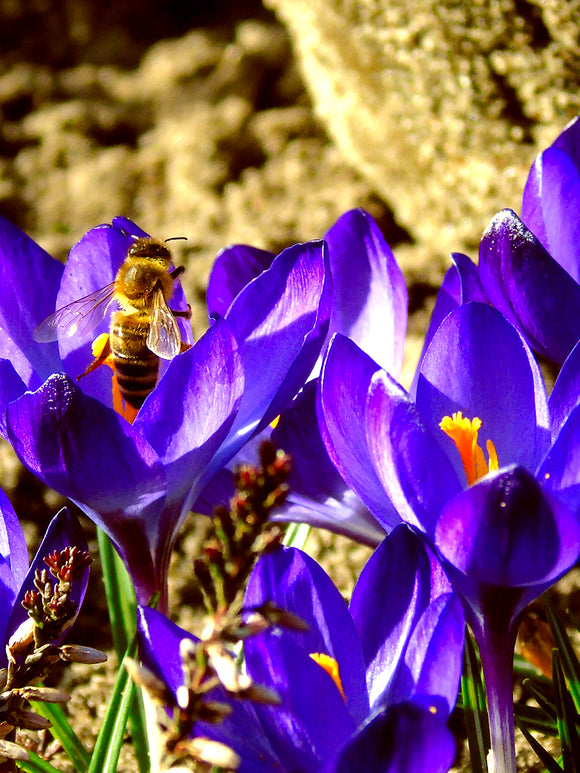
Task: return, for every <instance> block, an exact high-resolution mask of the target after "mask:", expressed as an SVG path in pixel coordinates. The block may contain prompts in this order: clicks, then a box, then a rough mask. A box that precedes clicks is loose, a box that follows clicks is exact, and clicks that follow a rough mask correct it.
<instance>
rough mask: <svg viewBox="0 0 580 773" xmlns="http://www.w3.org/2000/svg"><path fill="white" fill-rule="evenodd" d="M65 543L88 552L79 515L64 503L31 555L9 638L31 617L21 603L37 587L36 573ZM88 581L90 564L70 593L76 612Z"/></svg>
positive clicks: (64, 546)
mask: <svg viewBox="0 0 580 773" xmlns="http://www.w3.org/2000/svg"><path fill="white" fill-rule="evenodd" d="M66 547H77V548H78V549H79V550H81V551H84V552H88V546H87V541H86V539H85V536H84V533H83V530H82V529H81V526H80V524H79V522H78V519H77V518H76V516H74V515H72V514H71V513H69V511H68V510H67V508H66V507H63V508H62V510H60V511H59V512H58V513H57V514H56V515H55V516H54V518H53V519H52V521H51V522H50V523H49V524H48V528H47V530H46V533H45V535H44V537H43V539H42V542H41V543H40V546H39V548H38V550H37V551H36V555H35V556H34V558H33V559H32V563H31V564H30V568H29V570H28V573H27V575H26V577H25V578H24V580H23V581H22V585H21V586H20V590H19V592H18V596H17V598H16V601H15V603H14V608H13V610H12V614H11V616H10V621H9V623H8V626H7V629H6V637H7V638H10V636H11V635H12V634H13V633H14V631H15V630H16V629H17V628H18V626H19V625H20V624H21V623H22V622H24V620H26V618H27V617H28V613H27V612H26V610H25V609H24V607H23V606H22V600H23V599H24V596H25V594H26V593H27V592H28V591H30V590H34V588H35V585H34V576H35V573H36V571H37V570H40V571H42V570H43V569H46V568H47V567H46V564H45V563H44V559H45V558H46V557H47V556H48V555H50V553H53V552H54V551H55V550H57V551H61V550H64V548H66ZM88 582H89V567H88V566H87V567H86V568H85V570H84V571H83V574H82V577H80V578H79V579H78V580H76V581H75V582H74V583H73V589H72V592H71V596H70V600H71V602H72V603H73V604H74V605H75V606H76V610H77V614H78V611H79V609H80V607H81V604H82V603H83V599H84V597H85V592H86V589H87V584H88ZM67 631H68V629H67ZM65 635H66V632H65V633H63V634H62V636H60V637H59V639H58V640H56V641H54V644H59V643H60V642H61V641H62V640H63V639H64V637H65Z"/></svg>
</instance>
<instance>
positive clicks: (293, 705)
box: [140, 526, 464, 773]
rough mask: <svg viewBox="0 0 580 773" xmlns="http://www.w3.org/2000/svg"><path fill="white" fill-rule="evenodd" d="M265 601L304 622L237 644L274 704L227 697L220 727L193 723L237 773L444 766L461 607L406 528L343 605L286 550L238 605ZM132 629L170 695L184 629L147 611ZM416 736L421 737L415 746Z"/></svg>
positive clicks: (262, 566)
mask: <svg viewBox="0 0 580 773" xmlns="http://www.w3.org/2000/svg"><path fill="white" fill-rule="evenodd" d="M266 601H271V602H273V603H274V604H276V605H277V606H279V607H281V608H283V609H285V610H288V611H289V612H292V613H294V614H297V615H298V616H299V617H301V618H302V619H303V620H304V621H305V622H307V623H308V625H309V630H308V631H307V632H305V633H304V632H296V631H289V630H287V629H278V628H276V629H274V630H272V631H270V632H267V633H264V634H261V635H258V636H256V637H254V638H251V639H249V640H248V641H247V642H246V645H245V650H244V651H245V662H246V667H247V671H248V674H249V675H250V677H251V678H252V679H253V680H255V681H256V682H257V683H258V684H262V685H265V686H266V687H268V688H271V689H274V690H275V691H276V692H277V693H278V694H279V696H280V698H281V704H280V705H279V706H263V705H259V704H249V703H248V702H240V701H233V702H232V706H233V714H232V715H231V716H230V717H229V718H227V719H226V720H225V722H224V723H223V724H221V725H218V726H215V727H214V726H212V727H208V726H206V725H204V726H203V727H199V728H198V730H199V732H201V733H203V734H204V735H208V736H209V737H212V738H213V739H214V740H218V741H221V742H222V743H225V744H227V745H228V746H230V747H231V748H233V749H234V751H236V752H237V753H238V754H239V755H240V757H241V758H242V765H241V768H240V770H241V771H242V773H244V772H250V771H251V773H257V772H258V771H266V770H272V769H277V770H281V771H292V772H293V773H298V772H301V771H320V770H323V771H329V773H330V771H336V772H338V771H343V770H344V771H346V770H349V771H353V770H359V769H363V768H364V769H365V770H370V771H373V770H376V771H382V772H383V773H384V771H393V773H394V771H396V770H402V769H405V770H417V771H419V770H425V769H429V770H431V771H445V770H447V769H448V768H449V766H450V764H451V762H452V759H453V756H454V743H453V741H452V738H451V736H450V734H449V733H448V731H447V728H446V726H445V720H446V719H447V717H448V715H449V713H450V711H451V709H452V707H453V705H454V703H455V699H456V694H457V688H458V684H459V677H460V673H461V663H462V649H463V627H464V623H463V615H462V612H461V607H460V604H459V602H458V599H457V597H456V596H455V595H454V594H452V593H450V589H449V585H448V582H447V580H446V578H445V577H444V575H443V573H442V571H441V568H440V567H439V565H438V564H437V562H436V560H435V559H434V557H433V555H432V554H430V552H429V551H428V550H427V549H426V548H425V547H424V546H423V544H422V543H421V541H420V540H419V539H418V538H417V537H416V536H415V535H413V534H412V533H411V532H410V531H409V530H408V529H407V528H406V527H404V526H402V527H400V528H398V529H397V530H395V531H394V532H393V534H392V535H390V536H389V537H388V538H387V539H386V540H385V541H384V543H383V544H382V545H381V546H380V547H379V548H378V549H377V551H376V552H375V554H374V555H373V557H372V558H371V560H370V561H369V563H368V564H367V565H366V567H365V568H364V569H363V572H362V574H361V577H360V579H359V581H358V583H357V585H356V587H355V590H354V594H353V599H352V602H351V606H350V611H349V609H348V608H347V606H346V604H345V602H344V601H343V599H342V596H341V594H340V593H339V592H338V590H337V589H336V588H335V586H334V585H333V583H332V582H331V580H330V579H329V578H328V576H327V575H326V574H325V573H324V571H323V570H322V569H321V568H320V566H318V564H316V562H315V561H313V560H312V559H311V558H309V557H308V556H307V555H306V554H304V553H302V552H301V551H299V550H296V549H293V548H290V549H285V550H280V551H276V552H274V553H272V554H269V555H267V556H263V557H262V558H261V560H260V561H259V562H258V565H257V567H256V569H255V570H254V573H253V575H252V578H251V580H250V584H249V587H248V591H247V594H246V599H245V606H246V608H247V609H252V608H253V607H259V606H261V605H262V604H263V603H264V602H266ZM140 627H141V630H142V634H143V644H144V652H143V655H144V662H145V665H147V666H148V667H149V668H150V669H151V670H153V672H154V673H155V674H156V675H157V676H158V677H159V678H161V679H162V681H164V682H165V683H166V684H167V685H168V686H169V687H170V689H171V691H172V692H173V694H176V691H177V689H178V687H179V684H180V679H181V677H180V665H179V655H178V652H179V641H180V639H181V638H183V637H185V636H188V634H186V633H185V632H184V631H182V630H181V629H179V628H177V626H174V625H173V624H172V623H170V622H169V621H168V620H167V619H166V618H164V617H163V616H162V615H160V614H159V613H157V612H155V611H154V610H151V609H148V608H142V609H141V619H140ZM429 716H430V717H431V719H427V717H429ZM416 733H425V734H426V735H425V736H424V738H423V741H422V743H420V744H417V736H415V735H414V734H416ZM401 760H405V766H404V767H402V768H399V767H398V766H399V765H401V764H402V762H401Z"/></svg>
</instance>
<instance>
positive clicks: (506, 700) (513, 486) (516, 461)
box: [319, 302, 580, 771]
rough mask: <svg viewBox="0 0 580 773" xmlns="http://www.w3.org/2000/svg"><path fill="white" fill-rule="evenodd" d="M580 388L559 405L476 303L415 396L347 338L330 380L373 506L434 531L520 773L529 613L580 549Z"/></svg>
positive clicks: (356, 478)
mask: <svg viewBox="0 0 580 773" xmlns="http://www.w3.org/2000/svg"><path fill="white" fill-rule="evenodd" d="M573 380H574V374H573V373H572V370H571V367H570V370H569V371H568V372H567V375H566V383H565V384H564V385H563V386H562V387H559V388H558V389H554V393H553V395H552V405H551V411H549V410H548V401H547V397H546V392H545V388H544V385H543V382H542V379H541V376H540V372H539V369H538V366H537V364H536V362H535V360H534V359H533V356H532V354H531V352H530V350H529V348H528V347H527V345H526V343H525V342H524V340H523V339H522V337H521V335H520V334H519V333H518V331H517V330H516V329H515V328H514V327H513V326H512V325H511V324H510V323H509V321H508V320H507V319H506V318H505V317H504V316H503V315H502V314H501V313H500V312H498V311H497V310H496V309H494V308H492V307H490V306H489V305H487V304H483V303H476V302H475V303H467V304H464V305H461V306H459V307H458V308H456V309H455V310H454V311H451V312H450V313H449V314H448V315H447V316H446V317H445V318H444V319H443V321H442V323H441V325H440V327H439V328H438V329H437V331H436V332H435V333H434V334H433V335H432V338H431V342H430V344H429V347H428V349H427V351H426V352H425V354H424V356H423V359H422V362H421V364H420V369H419V375H418V378H417V386H416V400H415V401H413V400H412V399H411V398H410V396H409V395H408V394H407V393H406V392H405V391H404V390H403V389H402V387H401V386H400V385H399V384H397V383H396V382H395V381H394V379H392V378H391V377H390V376H389V375H388V374H387V373H385V372H384V371H382V370H381V369H380V368H379V367H378V366H377V365H376V364H375V363H373V362H372V361H371V360H370V359H369V358H368V357H367V356H366V355H365V354H364V353H363V352H361V351H360V349H358V348H357V347H356V346H355V345H354V344H353V343H352V342H350V341H348V340H347V339H345V338H341V337H337V338H336V339H335V340H334V342H333V344H332V346H331V348H330V351H329V353H328V356H327V359H326V363H325V366H324V370H323V374H322V377H321V390H320V405H319V408H320V411H319V413H320V420H321V426H322V429H323V435H324V437H325V441H326V443H327V448H328V449H329V453H330V455H331V458H332V459H333V460H335V462H336V463H337V464H340V465H341V468H340V469H341V471H342V470H343V469H344V470H346V471H348V474H349V477H348V478H347V482H348V483H349V484H350V485H351V487H352V488H353V489H354V490H355V491H356V492H357V493H358V494H359V496H360V497H361V499H363V501H365V502H366V503H367V504H368V506H369V508H370V509H371V511H372V512H375V513H376V512H377V511H380V510H379V509H380V508H381V507H382V506H383V505H382V500H385V499H388V500H389V501H390V502H391V503H393V504H394V505H395V507H396V508H397V511H398V512H399V513H400V514H401V517H402V518H403V519H404V520H405V521H406V522H408V523H410V524H412V525H413V526H414V527H415V528H416V529H418V530H420V531H421V532H423V533H424V534H425V536H426V538H427V539H428V541H429V542H430V544H432V545H433V546H434V548H435V549H436V550H437V552H438V555H439V557H440V558H441V560H442V562H443V564H444V567H445V569H446V571H447V574H448V576H449V578H450V580H451V582H452V584H453V587H454V589H455V590H456V591H457V592H458V593H459V594H460V595H461V597H462V599H463V601H464V606H465V610H466V616H467V619H468V621H469V622H470V624H471V625H472V627H473V630H474V633H475V635H476V636H477V638H478V643H479V646H480V651H481V656H482V661H483V665H484V671H485V674H486V684H487V688H488V693H489V704H490V715H491V729H492V735H493V751H494V755H495V757H496V765H497V768H496V770H498V771H500V770H506V771H512V770H513V769H515V768H514V767H513V766H514V765H515V762H514V759H513V753H514V752H513V716H512V709H511V680H510V678H509V677H510V675H511V661H512V657H513V644H514V640H515V633H516V630H517V623H518V620H519V616H520V614H521V612H522V610H523V607H524V606H525V605H526V604H527V603H529V602H530V601H531V600H532V599H533V598H535V597H537V596H538V595H539V594H540V593H542V592H543V591H544V590H545V589H546V588H547V587H549V585H551V584H552V583H553V582H555V581H556V580H557V579H558V578H559V577H560V576H562V575H563V574H564V573H565V572H566V571H567V570H568V569H569V568H570V567H571V566H572V565H573V564H574V562H575V561H576V559H577V557H578V555H579V553H580V523H579V520H578V515H577V514H578V512H579V511H580V495H579V492H578V489H579V487H578V485H577V484H578V480H579V477H580V466H579V465H578V462H577V457H578V452H579V451H580V444H579V443H580V441H579V440H578V438H579V437H580V435H579V434H578V422H579V421H580V411H579V410H578V408H576V407H575V403H574V402H572V401H571V399H570V389H569V387H570V384H571V383H572V382H573ZM345 394H348V395H350V400H345V398H344V395H345ZM338 396H340V399H338ZM550 413H551V414H552V415H557V416H559V417H560V425H559V426H556V425H555V423H554V422H552V423H551V422H550V419H549V415H550ZM353 415H354V416H357V417H359V418H360V422H361V424H360V429H359V431H358V432H357V434H356V437H355V439H354V440H351V438H350V437H349V435H348V433H346V432H344V431H343V430H342V427H343V426H344V425H345V423H346V422H348V421H350V422H352V417H353ZM551 425H552V426H551ZM552 429H553V434H552V432H551V430H552ZM480 431H481V432H484V433H485V436H486V437H487V438H488V443H487V458H486V454H485V452H484V451H483V449H482V448H481V447H480V446H479V444H478V432H480ZM355 455H356V456H357V458H358V465H356V466H355V465H350V464H349V461H350V459H352V458H353V457H354V456H355ZM345 460H346V461H345ZM343 474H345V473H343ZM467 486H468V487H467Z"/></svg>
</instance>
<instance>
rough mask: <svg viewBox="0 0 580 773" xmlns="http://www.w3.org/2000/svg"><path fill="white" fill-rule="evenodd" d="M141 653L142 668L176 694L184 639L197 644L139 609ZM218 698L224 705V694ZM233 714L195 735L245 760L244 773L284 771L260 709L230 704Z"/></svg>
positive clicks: (170, 624)
mask: <svg viewBox="0 0 580 773" xmlns="http://www.w3.org/2000/svg"><path fill="white" fill-rule="evenodd" d="M137 631H138V633H139V653H140V657H141V661H142V663H143V665H144V666H145V667H146V668H148V669H149V671H151V672H152V673H153V674H154V675H155V676H156V677H157V678H158V679H160V680H161V682H163V683H164V684H165V685H166V686H167V687H168V688H169V690H170V691H171V693H172V694H173V698H174V701H175V703H176V704H177V690H178V689H179V687H181V686H182V685H183V669H182V663H181V656H180V654H179V645H180V642H181V641H182V640H183V639H189V640H190V641H192V642H195V641H197V640H196V638H195V636H193V635H192V634H190V633H188V632H187V631H184V630H183V628H180V627H179V626H177V625H176V624H175V623H173V622H171V620H169V619H168V618H167V617H165V615H163V614H161V613H160V612H158V611H157V610H156V609H151V608H150V607H141V606H139V607H137ZM215 697H216V698H217V699H218V700H220V701H222V702H223V701H225V700H227V698H226V697H225V695H224V693H223V691H219V690H216V695H215ZM231 707H232V714H231V716H229V717H226V719H225V720H224V721H223V722H221V723H219V724H218V725H206V724H204V723H199V724H198V725H197V726H196V731H197V733H199V734H200V735H204V736H207V737H209V738H213V739H214V740H216V741H220V742H221V743H225V744H227V745H228V746H230V747H231V748H233V749H234V750H235V751H236V752H237V753H238V754H239V755H240V756H241V758H242V766H241V768H240V770H241V771H242V773H243V772H244V771H247V773H268V772H269V771H271V770H272V769H273V767H275V766H276V765H277V766H278V767H279V768H280V769H281V770H283V768H282V767H281V765H280V761H279V759H278V758H277V757H276V754H275V752H274V750H273V749H272V747H271V746H270V744H269V742H268V738H267V735H266V730H265V729H264V726H263V725H262V723H261V721H260V719H259V717H258V715H259V712H260V707H259V706H256V707H255V708H254V705H253V704H251V703H250V702H249V701H236V700H234V701H231Z"/></svg>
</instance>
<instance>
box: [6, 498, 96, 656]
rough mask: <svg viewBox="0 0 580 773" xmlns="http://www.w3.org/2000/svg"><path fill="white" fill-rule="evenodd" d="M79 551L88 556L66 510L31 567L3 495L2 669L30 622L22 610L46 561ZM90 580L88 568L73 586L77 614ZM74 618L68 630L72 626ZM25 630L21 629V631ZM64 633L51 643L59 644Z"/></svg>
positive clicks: (77, 527)
mask: <svg viewBox="0 0 580 773" xmlns="http://www.w3.org/2000/svg"><path fill="white" fill-rule="evenodd" d="M65 548H77V549H78V550H79V551H82V552H84V553H88V547H87V543H86V540H85V538H84V535H83V532H82V529H81V527H80V525H79V522H78V521H77V519H76V518H75V517H74V516H73V515H71V514H70V513H69V511H68V510H67V509H66V508H63V509H62V510H60V512H59V513H57V514H56V515H55V516H54V518H53V519H52V521H51V522H50V524H49V525H48V528H47V530H46V533H45V535H44V538H43V540H42V542H41V544H40V546H39V548H38V550H37V551H36V555H35V556H34V558H33V560H32V564H30V566H29V563H28V551H27V548H26V542H25V541H24V534H23V532H22V527H21V526H20V522H19V520H18V518H17V516H16V513H15V512H14V510H13V508H12V505H11V504H10V502H9V501H8V498H7V497H6V495H5V494H4V492H3V491H0V609H1V610H2V612H1V614H0V641H1V642H2V646H1V648H0V667H1V668H5V667H6V665H7V649H6V648H7V645H8V644H9V642H10V640H11V637H13V635H14V634H15V632H16V631H17V630H18V629H19V628H20V626H21V625H22V624H23V623H25V621H27V620H28V619H29V618H28V613H27V611H26V610H25V608H24V607H23V606H22V601H23V600H24V598H25V595H26V594H27V593H29V592H30V591H33V590H34V588H35V586H34V576H35V573H36V571H37V570H46V569H47V565H46V563H45V560H44V559H45V558H47V557H48V556H49V555H50V554H51V553H54V551H62V550H64V549H65ZM88 578H89V568H88V564H87V565H86V568H85V569H84V570H83V572H82V576H81V577H80V579H79V580H77V581H76V582H75V583H74V584H73V588H72V593H71V597H70V600H71V602H72V604H73V605H74V606H75V607H76V610H77V613H78V610H79V609H80V606H81V604H82V601H83V598H84V595H85V591H86V588H87V583H88ZM73 620H74V618H71V620H70V622H69V625H68V627H69V628H70V625H72V622H73ZM20 630H22V629H20ZM65 633H66V632H65V631H63V632H62V633H60V634H59V635H58V637H57V638H55V639H54V640H53V641H52V643H53V644H56V645H58V644H60V642H61V641H62V639H63V638H64V635H65Z"/></svg>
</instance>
